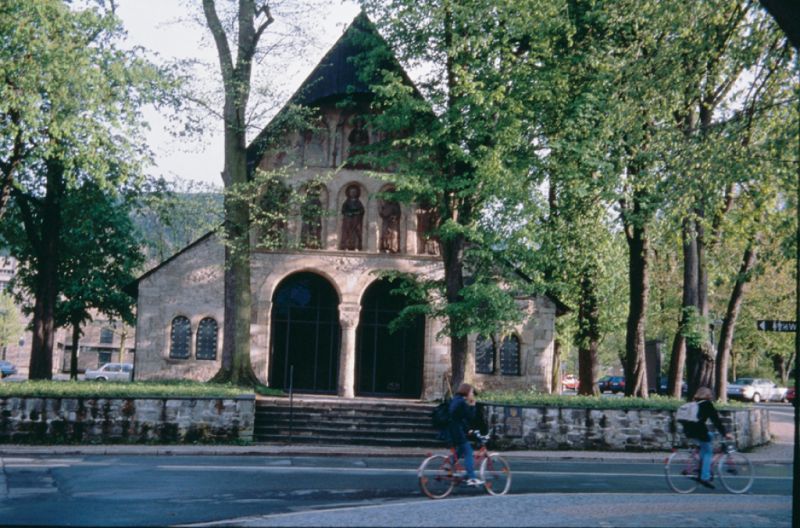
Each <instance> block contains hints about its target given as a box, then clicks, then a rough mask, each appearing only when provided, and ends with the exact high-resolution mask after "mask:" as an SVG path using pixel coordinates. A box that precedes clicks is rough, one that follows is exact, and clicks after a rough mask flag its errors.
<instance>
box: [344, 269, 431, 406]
mask: <svg viewBox="0 0 800 528" xmlns="http://www.w3.org/2000/svg"><path fill="white" fill-rule="evenodd" d="M394 288H396V285H392V283H390V282H389V281H388V280H386V279H380V280H377V281H375V282H373V283H372V284H371V285H370V286H369V287H368V288H367V290H366V291H365V292H364V296H363V297H362V299H361V316H360V317H359V321H358V330H357V331H356V393H357V394H358V395H360V396H384V397H385V396H392V397H402V398H419V397H420V395H421V392H422V363H423V353H424V348H425V317H424V316H422V315H420V316H417V317H416V318H415V319H414V320H413V321H412V322H410V323H408V324H406V325H403V326H402V327H401V328H399V329H397V330H396V331H395V332H390V330H389V323H390V322H391V321H392V320H393V319H395V318H396V317H397V315H398V314H399V313H400V311H401V310H402V309H403V308H405V307H406V306H407V305H408V302H409V301H408V300H407V299H406V298H405V297H403V296H400V295H393V294H392V293H391V291H392V290H393V289H394Z"/></svg>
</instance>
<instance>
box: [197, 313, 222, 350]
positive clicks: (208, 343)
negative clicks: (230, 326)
mask: <svg viewBox="0 0 800 528" xmlns="http://www.w3.org/2000/svg"><path fill="white" fill-rule="evenodd" d="M196 350H197V351H196V352H195V357H197V359H210V360H214V359H217V322H216V321H215V320H214V319H212V318H211V317H206V318H205V319H203V320H202V321H200V324H199V325H197V345H196Z"/></svg>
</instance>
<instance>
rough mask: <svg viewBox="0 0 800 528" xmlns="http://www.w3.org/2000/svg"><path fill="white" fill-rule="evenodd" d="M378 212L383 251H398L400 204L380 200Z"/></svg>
mask: <svg viewBox="0 0 800 528" xmlns="http://www.w3.org/2000/svg"><path fill="white" fill-rule="evenodd" d="M378 214H379V215H380V217H381V220H382V222H381V244H380V249H381V251H383V252H384V253H400V204H399V203H397V202H395V201H393V200H381V204H380V209H379V210H378Z"/></svg>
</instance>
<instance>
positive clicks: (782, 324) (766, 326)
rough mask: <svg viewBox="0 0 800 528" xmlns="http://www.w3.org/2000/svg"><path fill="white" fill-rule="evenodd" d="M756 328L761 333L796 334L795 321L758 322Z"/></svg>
mask: <svg viewBox="0 0 800 528" xmlns="http://www.w3.org/2000/svg"><path fill="white" fill-rule="evenodd" d="M756 327H757V328H758V329H759V330H761V331H762V332H796V331H797V321H770V320H760V321H757V322H756Z"/></svg>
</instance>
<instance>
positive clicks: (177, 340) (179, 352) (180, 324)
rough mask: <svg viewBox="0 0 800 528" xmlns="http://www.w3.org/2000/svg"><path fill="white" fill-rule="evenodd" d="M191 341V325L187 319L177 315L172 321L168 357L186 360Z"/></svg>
mask: <svg viewBox="0 0 800 528" xmlns="http://www.w3.org/2000/svg"><path fill="white" fill-rule="evenodd" d="M191 340H192V325H191V323H190V322H189V319H187V318H186V317H184V316H182V315H179V316H178V317H176V318H175V319H173V320H172V333H171V334H170V340H169V357H171V358H174V359H188V358H189V347H190V346H191Z"/></svg>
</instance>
